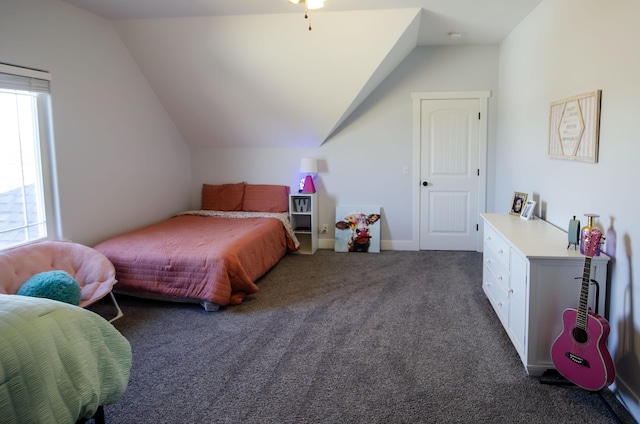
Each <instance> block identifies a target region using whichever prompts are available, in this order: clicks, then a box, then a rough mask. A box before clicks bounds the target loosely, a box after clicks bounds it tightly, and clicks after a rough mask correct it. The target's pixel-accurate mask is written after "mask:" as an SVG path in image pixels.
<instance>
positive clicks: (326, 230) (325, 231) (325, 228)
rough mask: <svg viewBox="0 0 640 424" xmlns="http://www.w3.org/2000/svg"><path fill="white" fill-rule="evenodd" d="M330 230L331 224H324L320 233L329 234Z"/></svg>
mask: <svg viewBox="0 0 640 424" xmlns="http://www.w3.org/2000/svg"><path fill="white" fill-rule="evenodd" d="M328 232H329V224H322V228H321V229H320V234H327V233H328Z"/></svg>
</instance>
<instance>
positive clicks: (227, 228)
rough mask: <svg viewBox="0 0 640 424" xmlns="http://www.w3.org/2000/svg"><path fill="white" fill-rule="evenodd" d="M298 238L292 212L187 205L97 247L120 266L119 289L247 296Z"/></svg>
mask: <svg viewBox="0 0 640 424" xmlns="http://www.w3.org/2000/svg"><path fill="white" fill-rule="evenodd" d="M298 247H299V243H298V241H297V240H296V238H295V235H294V234H293V231H292V230H291V226H290V224H289V220H288V217H287V214H286V213H266V212H218V211H207V210H199V211H187V212H182V213H181V214H178V215H177V216H175V217H173V218H170V219H168V220H166V221H162V222H160V223H157V224H153V225H150V226H147V227H144V228H141V229H137V230H134V231H131V232H128V233H125V234H122V235H119V236H116V237H113V238H111V239H109V240H106V241H104V242H102V243H100V244H98V245H97V246H95V249H96V250H98V251H100V252H102V253H103V254H104V255H105V256H106V257H107V258H109V260H111V262H112V263H113V265H114V266H115V268H116V279H117V280H118V283H117V284H116V285H115V286H114V291H116V292H120V293H125V294H130V295H134V296H140V297H150V298H158V299H165V300H173V301H184V302H197V303H201V304H202V305H203V306H204V308H205V309H206V310H208V311H211V310H217V309H218V308H219V307H220V306H227V305H234V304H239V303H241V302H242V300H243V299H244V297H245V296H247V295H250V294H253V293H256V292H257V291H258V287H257V286H256V284H255V281H256V280H257V279H258V278H260V277H261V276H262V275H264V274H265V273H266V272H267V271H268V270H269V269H271V268H272V267H273V266H274V265H275V264H276V263H278V261H279V260H280V259H281V258H282V257H283V256H284V255H285V254H286V253H287V252H292V251H295V250H297V248H298Z"/></svg>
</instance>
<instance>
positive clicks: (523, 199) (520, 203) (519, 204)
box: [509, 191, 529, 216]
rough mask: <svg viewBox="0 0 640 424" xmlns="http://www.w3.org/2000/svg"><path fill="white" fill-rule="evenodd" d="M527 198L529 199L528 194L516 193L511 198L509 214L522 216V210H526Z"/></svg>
mask: <svg viewBox="0 0 640 424" xmlns="http://www.w3.org/2000/svg"><path fill="white" fill-rule="evenodd" d="M527 197H529V195H528V194H527V193H520V192H519V191H514V192H513V197H512V198H511V210H510V211H509V213H510V214H511V215H518V216H520V215H521V214H522V210H523V209H524V205H525V204H526V203H527Z"/></svg>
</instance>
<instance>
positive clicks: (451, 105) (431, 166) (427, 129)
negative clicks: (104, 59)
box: [420, 99, 484, 251]
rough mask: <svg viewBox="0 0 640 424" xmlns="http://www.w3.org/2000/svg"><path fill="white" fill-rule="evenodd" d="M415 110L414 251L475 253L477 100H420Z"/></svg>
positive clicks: (478, 169) (477, 153)
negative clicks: (417, 208)
mask: <svg viewBox="0 0 640 424" xmlns="http://www.w3.org/2000/svg"><path fill="white" fill-rule="evenodd" d="M420 109H421V112H420V179H421V181H420V184H421V187H420V249H421V250H472V251H475V250H477V249H476V248H477V246H478V237H479V233H478V228H477V225H478V216H479V215H478V196H479V173H480V168H479V128H480V99H444V100H440V99H436V100H421V107H420ZM482 196H483V197H484V193H482Z"/></svg>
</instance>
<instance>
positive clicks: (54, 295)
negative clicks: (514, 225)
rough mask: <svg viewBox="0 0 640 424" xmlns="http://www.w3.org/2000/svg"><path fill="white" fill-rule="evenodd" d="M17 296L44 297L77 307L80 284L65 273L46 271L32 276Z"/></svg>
mask: <svg viewBox="0 0 640 424" xmlns="http://www.w3.org/2000/svg"><path fill="white" fill-rule="evenodd" d="M16 294H19V295H22V296H32V297H45V298H47V299H53V300H58V301H60V302H65V303H70V304H72V305H76V306H78V305H79V304H80V284H78V282H77V281H76V280H75V279H74V278H73V277H72V276H71V275H69V274H68V273H67V272H65V271H59V270H56V271H46V272H41V273H39V274H36V275H34V276H33V277H31V278H29V279H28V280H27V281H25V282H24V284H23V285H22V287H20V289H19V290H18V293H16Z"/></svg>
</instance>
